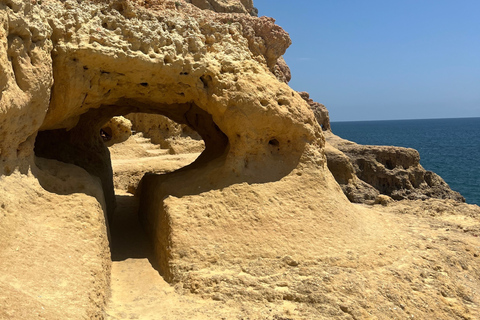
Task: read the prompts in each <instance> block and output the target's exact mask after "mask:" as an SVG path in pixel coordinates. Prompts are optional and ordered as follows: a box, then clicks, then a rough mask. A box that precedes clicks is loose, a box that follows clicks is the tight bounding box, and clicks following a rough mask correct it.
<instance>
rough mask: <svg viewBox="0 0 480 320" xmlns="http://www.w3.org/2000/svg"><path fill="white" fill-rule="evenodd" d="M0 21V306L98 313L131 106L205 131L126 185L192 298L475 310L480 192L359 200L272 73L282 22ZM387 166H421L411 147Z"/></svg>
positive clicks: (243, 308) (195, 13)
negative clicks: (114, 122)
mask: <svg viewBox="0 0 480 320" xmlns="http://www.w3.org/2000/svg"><path fill="white" fill-rule="evenodd" d="M209 3H210V4H211V3H212V2H210V1H209ZM242 3H244V2H242ZM245 3H248V2H245ZM0 22H1V23H0V41H1V43H2V46H0V69H1V71H2V73H1V76H0V89H1V91H0V92H1V95H0V219H1V220H0V301H2V303H1V304H0V318H6V319H30V318H35V317H39V318H44V319H103V318H105V317H106V315H105V313H104V310H105V303H106V301H107V300H108V292H109V281H110V268H111V259H110V257H109V248H108V237H109V229H108V227H109V221H110V222H111V221H112V220H113V219H115V207H116V197H115V194H114V183H113V180H114V177H113V172H112V163H111V154H110V151H109V149H108V148H107V147H106V146H105V143H104V141H103V139H102V136H101V134H100V130H101V128H102V126H104V124H105V123H107V122H108V121H109V120H110V119H111V118H112V117H114V116H122V115H127V114H130V113H144V114H159V115H163V116H166V117H167V118H169V119H170V120H172V121H174V122H176V123H178V124H179V125H186V126H188V127H190V128H191V129H192V130H194V131H195V132H197V133H198V134H199V135H200V136H201V137H202V140H203V141H204V143H205V150H204V151H203V152H202V153H201V154H200V155H199V156H198V158H196V160H195V161H194V162H193V163H191V164H189V165H186V166H184V167H182V168H180V169H178V170H175V171H172V172H171V170H165V172H163V174H160V173H151V174H147V175H145V176H144V177H143V178H142V180H141V182H140V187H139V189H138V190H136V195H137V197H138V201H139V202H140V210H139V217H140V220H141V221H142V223H143V228H144V229H145V230H146V232H147V234H148V237H149V239H150V241H151V244H152V246H153V250H154V253H155V254H154V256H153V257H152V258H151V259H152V261H153V262H154V263H152V264H154V265H155V266H157V270H158V271H159V272H160V274H161V275H162V276H163V277H164V278H165V279H166V280H168V281H169V282H170V283H172V284H174V285H175V289H171V288H170V289H171V290H175V292H177V293H179V294H183V295H184V296H183V298H185V296H188V301H192V300H195V299H196V300H197V301H198V300H200V299H204V298H208V299H210V298H211V299H214V300H215V301H218V300H220V301H227V300H228V302H226V303H223V302H222V303H218V304H215V306H216V307H218V308H223V307H224V306H229V307H231V308H232V309H234V312H232V313H230V314H229V315H228V316H226V317H230V319H238V318H265V317H267V318H272V319H282V318H283V319H285V318H292V317H293V318H300V319H302V318H303V319H322V318H327V319H331V318H337V319H343V318H350V317H353V318H357V319H361V318H368V317H377V318H381V317H386V318H395V317H402V318H407V317H411V316H412V315H413V316H414V317H415V318H422V317H423V318H426V317H431V318H435V319H451V318H452V317H453V318H454V319H465V318H468V317H470V318H478V317H477V315H478V305H479V304H480V300H479V298H478V294H477V293H476V291H475V290H477V288H478V287H479V285H480V283H479V280H478V279H480V274H479V270H478V268H476V265H477V263H476V262H477V260H476V259H477V257H478V253H477V251H478V250H477V249H475V248H478V238H477V237H476V235H477V229H478V228H477V227H476V224H478V216H479V213H478V208H477V207H473V208H472V207H469V206H466V205H464V206H463V207H456V206H455V205H454V204H448V212H447V213H442V215H440V213H439V212H438V211H437V209H438V210H440V209H439V208H441V206H434V207H432V208H434V209H435V212H436V213H437V214H439V217H438V219H436V220H433V219H429V218H425V217H423V216H421V217H417V216H416V215H415V214H410V215H409V214H405V212H404V211H403V210H404V209H405V208H408V205H405V206H403V205H402V207H395V206H396V205H397V203H394V204H390V205H389V204H388V202H389V201H388V198H386V199H385V198H384V197H381V198H379V199H378V200H379V201H378V202H379V203H382V204H386V205H387V206H386V207H385V208H384V207H383V206H375V207H373V208H367V207H364V206H356V205H353V204H351V203H350V202H349V201H348V199H347V198H346V197H345V196H344V194H343V192H342V190H341V188H340V186H339V184H338V183H337V182H336V181H335V180H334V177H333V175H332V174H331V173H330V171H329V170H328V167H327V156H326V152H327V151H328V149H329V147H328V146H327V145H326V143H325V138H324V134H328V133H329V131H328V130H326V131H323V132H322V128H321V127H320V125H319V124H318V123H317V122H316V121H315V116H314V114H313V112H312V111H311V109H310V106H309V104H308V103H307V102H305V101H304V99H303V98H302V97H301V96H300V95H299V94H298V93H296V92H295V91H294V90H293V89H291V88H290V87H288V86H287V84H286V83H285V82H284V80H281V81H280V80H279V79H278V76H279V73H278V72H277V71H278V70H279V67H278V61H279V58H280V57H281V56H282V55H283V54H284V52H285V50H286V48H287V47H288V45H290V38H289V36H288V34H287V33H286V32H285V31H284V30H282V29H281V28H280V27H279V26H277V25H275V23H274V20H273V19H271V18H265V17H261V18H256V17H252V16H250V15H246V14H241V13H240V14H238V13H215V12H213V11H211V10H201V9H199V8H198V7H196V6H193V5H191V4H189V3H187V2H181V1H170V0H151V1H145V0H138V1H127V0H112V1H100V0H97V1H74V0H67V1H63V0H62V1H60V0H59V1H56V0H43V1H41V2H40V1H20V0H0ZM285 72H286V71H285ZM285 72H284V71H282V74H284V78H285V80H287V78H288V77H286V76H285V74H286V73H285ZM280 78H282V77H280ZM323 124H324V127H325V123H323ZM129 139H130V138H129ZM128 141H129V140H127V141H126V142H125V143H126V144H127V142H128ZM331 145H332V146H334V147H336V148H337V150H338V151H333V152H335V153H336V155H337V156H335V157H333V158H334V159H337V158H338V159H339V160H338V163H339V165H338V167H336V168H335V167H334V166H332V164H334V161H332V163H331V164H330V167H331V168H332V169H331V170H332V172H334V173H336V174H337V175H338V176H339V177H341V179H343V180H342V181H344V182H347V184H352V185H353V186H361V182H360V180H356V179H360V174H359V173H357V166H358V167H359V165H358V163H360V162H358V161H356V162H350V164H349V163H348V162H346V161H345V160H346V158H345V157H344V156H343V155H342V154H341V150H344V152H343V154H344V155H346V154H348V150H347V149H348V148H346V147H345V148H346V149H342V148H343V147H342V146H340V145H337V144H335V143H334V142H333V141H331ZM115 146H118V144H117V145H114V146H113V147H112V148H114V147H115ZM127 147H128V146H127ZM144 151H145V152H146V153H148V151H147V150H144ZM367 151H368V152H367ZM375 152H377V151H370V150H366V151H365V152H363V153H362V157H367V156H368V157H371V156H372V154H375ZM389 152H390V153H391V151H388V152H386V153H385V154H386V155H385V159H387V158H388V157H389V156H388V154H389ZM377 153H378V152H377ZM151 158H154V159H155V160H158V159H157V158H155V157H149V158H148V160H147V161H150V160H151ZM407 158H408V157H407ZM189 159H190V160H191V158H189ZM189 159H183V163H185V162H187V161H186V160H189ZM382 159H383V158H382ZM121 160H125V159H121ZM133 161H134V163H135V166H136V167H137V168H138V167H141V166H143V167H147V166H148V167H150V168H158V167H157V166H155V165H152V163H151V162H149V163H148V164H147V165H146V164H145V163H144V162H143V161H144V159H141V158H140V159H133ZM377 161H378V163H379V164H378V169H380V168H381V166H380V164H381V165H383V166H384V167H385V166H387V167H388V164H387V163H386V162H384V163H382V162H380V161H379V160H378V159H377ZM381 161H383V160H381ZM405 161H407V160H405ZM176 164H178V162H177V163H176ZM392 166H394V168H393V169H392V170H393V171H394V172H397V171H398V172H400V171H402V170H404V171H406V172H407V174H410V173H412V174H413V175H414V177H415V178H417V177H416V176H415V174H416V172H417V171H415V168H414V167H415V163H412V170H410V169H409V168H407V169H405V168H404V169H402V168H401V164H399V166H397V164H396V163H395V164H392ZM397 167H398V168H397ZM170 168H172V170H174V169H177V168H178V166H173V165H172V166H170ZM342 168H347V169H346V170H347V171H346V172H344V171H343V170H344V169H342ZM352 168H353V170H354V171H355V175H354V174H353V170H352ZM389 170H390V169H389ZM395 170H397V171H395ZM166 171H168V172H166ZM402 172H403V171H402ZM402 174H403V173H402ZM139 175H140V174H138V175H137V174H135V179H134V180H136V179H137V178H139ZM124 177H128V175H127V174H125V175H124ZM130 177H132V176H130ZM355 177H357V178H355ZM392 179H393V178H392ZM424 179H425V181H427V179H428V178H427V177H426V176H425V177H424ZM431 180H432V181H433V180H434V179H431ZM395 181H396V180H395ZM418 181H420V180H418ZM408 182H409V183H411V184H412V185H413V186H414V185H415V184H414V183H413V182H412V180H408V181H407V180H401V183H405V185H406V186H408ZM416 182H417V180H416V181H415V183H416ZM135 183H136V182H135ZM427 184H428V183H427ZM420 185H421V183H420ZM117 186H118V187H126V188H129V187H130V184H129V183H126V184H122V183H119V184H117ZM352 192H353V191H352ZM353 193H354V192H353ZM445 203H446V202H445ZM412 206H413V205H412ZM417 206H418V205H417ZM392 207H393V208H392ZM395 208H396V209H398V210H397V211H396V210H395ZM381 210H383V211H381ZM388 210H390V211H388ZM423 211H424V210H423ZM432 213H433V212H432ZM131 214H132V215H133V216H135V212H132V213H131ZM432 226H434V227H432ZM436 226H438V228H437V229H435V228H436ZM467 226H468V227H467ZM472 226H473V227H472ZM466 229H468V232H464V230H466ZM457 230H462V231H461V232H458V231H457ZM451 231H452V232H451ZM120 238H122V237H120ZM427 249H428V250H427ZM132 251H133V253H132V252H131V253H130V255H129V256H126V257H125V256H123V257H121V259H125V260H128V259H130V258H132V259H133V258H138V252H137V251H135V248H134V249H133V250H132ZM452 252H454V253H452ZM144 280H145V279H144ZM359 288H360V289H361V290H360V289H359ZM155 290H157V291H158V288H154V290H152V291H155ZM127 293H128V294H130V292H127ZM439 293H440V294H439ZM192 294H196V295H192ZM442 297H443V298H445V299H443V298H442ZM190 299H191V300H190ZM202 303H203V302H202ZM432 305H435V306H436V307H435V308H432V307H431V306H432ZM272 310H273V311H272ZM162 311H163V310H162ZM194 312H195V310H193V311H192V313H194ZM252 312H256V313H255V314H252ZM192 313H191V314H192ZM142 315H143V314H136V315H132V316H131V317H137V318H142ZM166 316H168V313H167V315H166ZM196 316H197V315H195V317H196ZM172 317H173V316H172ZM177 318H187V319H188V318H193V316H192V317H188V316H187V317H185V316H184V313H183V310H182V313H181V316H179V317H177Z"/></svg>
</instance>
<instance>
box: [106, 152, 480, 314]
mask: <svg viewBox="0 0 480 320" xmlns="http://www.w3.org/2000/svg"><path fill="white" fill-rule="evenodd" d="M117 148H121V146H118V147H117ZM126 148H130V147H128V144H127V145H126ZM118 154H121V155H122V156H121V159H115V156H114V155H113V156H112V164H113V168H114V171H115V172H114V174H115V175H116V177H117V178H118V185H119V186H128V184H129V183H130V184H131V183H133V185H132V186H131V188H133V189H134V188H135V186H134V184H135V183H136V181H138V180H139V178H140V177H141V175H142V173H143V172H144V170H152V169H153V170H154V171H156V172H166V171H170V170H174V169H176V168H180V167H183V166H185V165H187V164H188V163H189V162H191V161H193V159H194V158H195V155H193V154H191V155H167V154H159V155H154V156H151V157H148V158H145V159H140V160H139V159H136V160H131V161H128V151H126V150H124V151H121V150H120V151H119V152H118ZM120 173H121V174H120ZM133 176H135V179H131V177H133ZM124 181H130V182H129V183H125V182H124ZM132 181H133V182H132ZM116 185H117V183H116ZM298 188H299V190H297V191H295V192H298V193H299V195H300V194H304V192H305V190H303V189H302V187H301V186H299V187H298ZM262 190H264V189H262ZM282 190H283V189H282ZM282 190H275V189H274V188H272V190H264V191H262V192H266V193H267V196H269V197H271V198H272V199H274V198H275V196H276V195H278V194H279V192H280V191H282ZM116 191H117V203H118V206H117V212H116V214H115V218H114V221H113V224H112V261H113V265H112V271H111V298H110V300H109V303H108V305H107V309H106V313H107V316H106V319H110V320H114V319H115V320H117V319H146V320H149V319H152V320H153V319H182V320H183V319H245V320H246V319H251V320H253V319H262V320H300V319H302V320H303V319H345V320H347V319H348V320H351V319H444V320H447V319H448V320H450V319H469V320H476V319H480V308H479V304H480V294H479V291H480V290H479V289H478V288H479V280H478V279H479V278H480V260H479V259H480V257H479V255H480V241H479V239H480V238H479V236H480V220H479V217H480V208H479V207H478V206H471V205H467V204H462V203H457V202H455V201H453V200H451V201H443V200H428V201H400V202H395V203H393V204H389V205H388V206H385V207H384V206H381V205H375V206H366V205H355V206H353V207H352V208H353V210H355V212H356V214H357V216H355V217H356V218H355V219H357V220H356V221H357V222H358V223H359V226H360V227H361V228H360V227H359V229H358V230H357V231H355V232H353V231H354V230H353V229H352V230H350V229H345V228H344V226H342V222H341V220H340V217H338V216H336V217H332V219H331V220H323V221H322V222H321V223H320V224H318V223H317V225H318V226H323V227H325V228H326V229H325V230H323V231H319V229H315V227H313V229H312V228H310V226H309V225H307V224H305V221H310V222H311V224H313V223H314V222H315V221H316V219H318V217H320V216H321V208H320V207H318V208H313V209H312V210H313V211H312V214H313V216H311V215H309V213H308V211H309V210H310V209H308V208H310V207H309V206H306V207H305V208H306V209H305V208H304V209H301V208H303V207H302V203H303V202H302V201H303V200H301V199H300V198H297V199H300V200H296V202H295V204H296V206H297V207H298V210H300V211H298V212H296V217H297V219H300V218H301V216H303V215H305V217H304V220H305V219H306V220H305V221H304V222H302V221H301V220H298V221H296V220H295V219H293V220H291V221H290V220H289V219H287V218H286V217H284V218H285V219H284V220H282V221H276V222H275V224H274V225H273V227H275V226H277V227H279V228H281V229H282V230H283V231H284V232H281V233H280V235H285V239H287V240H288V239H290V240H291V239H296V242H297V243H296V245H300V246H299V248H300V249H299V250H300V251H298V257H293V258H295V259H291V258H289V257H284V256H283V255H280V256H278V257H275V256H272V257H267V256H265V257H260V258H258V257H257V258H255V259H253V258H252V259H253V260H252V259H250V258H248V257H247V256H246V253H242V252H238V257H239V258H238V259H237V260H238V261H237V260H234V261H232V262H231V263H230V262H228V261H227V259H225V260H219V261H215V262H212V263H210V262H208V261H197V262H198V263H201V264H205V263H207V264H208V266H207V264H206V267H205V268H200V269H198V270H197V271H195V272H192V273H190V278H189V279H190V280H189V281H185V282H184V283H181V282H180V283H177V284H174V285H171V284H169V283H167V282H165V281H164V279H163V278H162V277H161V275H160V274H159V272H158V271H157V270H158V268H156V266H155V259H154V257H153V248H152V246H151V244H150V242H149V240H148V239H147V236H146V233H145V232H144V230H143V228H142V227H141V225H140V223H139V221H138V199H137V198H135V197H134V196H133V195H131V194H130V193H127V189H126V188H123V189H122V188H120V189H118V190H116ZM260 191H261V190H259V191H258V193H257V194H256V195H255V197H256V198H258V199H260V200H261V194H262V192H260ZM222 192H229V191H228V190H224V191H222ZM210 196H211V197H213V198H212V199H213V200H214V199H215V197H216V196H215V194H214V193H212V194H211V195H210ZM306 198H307V199H312V196H311V195H310V196H306ZM201 199H202V200H201V201H200V202H197V203H198V205H199V206H201V205H202V201H206V203H207V204H208V203H210V202H208V201H207V200H208V199H206V198H201ZM213 200H212V201H213ZM260 200H259V201H260ZM260 202H261V201H260ZM260 202H259V203H260ZM192 204H193V202H192ZM284 205H285V206H286V205H287V203H285V204H284ZM305 205H307V204H305ZM259 207H260V208H261V207H262V206H261V203H260V204H259ZM307 207H308V208H307ZM200 209H201V208H200ZM200 209H199V210H200ZM202 210H203V209H202ZM205 210H206V211H205V212H207V211H208V210H210V209H208V208H205ZM220 213H221V212H220ZM220 213H219V214H220ZM317 216H318V217H317ZM321 217H323V218H325V215H324V216H321ZM184 218H185V217H184ZM263 218H266V216H265V217H263ZM218 221H221V220H218ZM185 223H187V222H185ZM298 223H299V225H298V226H297V225H296V224H298ZM187 224H188V223H187ZM343 224H344V223H343ZM255 225H256V224H255ZM273 227H272V228H273ZM195 228H196V227H195V226H185V227H183V229H182V228H180V227H179V230H178V232H180V231H182V232H183V231H184V232H185V236H186V237H187V236H188V237H192V239H193V237H194V232H195ZM269 228H270V227H269V225H268V224H267V225H265V226H264V229H262V230H260V231H262V232H260V231H258V230H257V231H258V232H257V235H258V237H260V238H255V239H252V241H253V242H256V243H257V244H260V243H263V242H261V241H263V240H265V241H267V242H265V243H264V245H265V246H268V245H269V243H268V241H274V240H275V239H273V238H272V234H271V233H269V232H270V231H269V230H270V229H269ZM289 228H290V229H289ZM299 228H300V229H299ZM297 229H298V230H301V237H297V235H299V234H298V233H295V232H294V231H295V230H297ZM310 229H311V230H310ZM215 230H216V232H220V233H221V232H222V230H221V228H220V229H218V228H217V229H215ZM289 230H290V231H289ZM349 230H350V231H351V232H352V233H348V232H350V231H349ZM359 230H360V231H361V232H360V231H359ZM223 232H224V234H220V235H218V234H216V235H215V236H219V237H220V236H221V237H225V238H226V237H228V236H231V232H232V230H224V231H223ZM271 232H274V231H271ZM289 232H290V233H292V232H294V234H293V235H290V236H287V235H288V234H289ZM359 232H360V233H359ZM325 233H327V234H325ZM357 233H358V234H357ZM329 235H330V236H329ZM262 237H263V238H262ZM213 238H214V237H213V235H212V239H213ZM238 239H240V237H239V238H238ZM319 239H323V240H319ZM329 239H331V240H332V241H328V240H329ZM287 240H286V241H287ZM253 242H252V243H253ZM327 242H328V243H327ZM290 245H293V243H291V242H290V243H289V242H285V246H286V247H288V246H290ZM237 247H238V246H237ZM197 249H198V250H199V248H197ZM230 249H232V250H234V249H239V248H235V247H231V248H230ZM240 249H241V250H243V251H245V250H246V249H247V248H246V247H244V248H243V249H242V248H240ZM287 258H288V259H287Z"/></svg>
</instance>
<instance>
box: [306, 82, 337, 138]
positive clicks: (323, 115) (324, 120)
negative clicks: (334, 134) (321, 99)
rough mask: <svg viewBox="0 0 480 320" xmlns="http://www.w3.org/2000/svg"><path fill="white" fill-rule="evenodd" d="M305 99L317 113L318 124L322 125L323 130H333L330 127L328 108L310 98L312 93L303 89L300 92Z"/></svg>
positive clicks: (315, 113) (314, 112)
mask: <svg viewBox="0 0 480 320" xmlns="http://www.w3.org/2000/svg"><path fill="white" fill-rule="evenodd" d="M298 94H299V95H300V96H301V97H302V98H303V100H305V101H306V102H307V103H308V105H309V106H310V108H311V109H312V111H313V114H314V115H315V119H316V120H317V122H318V124H319V125H320V126H321V127H322V130H324V131H327V130H332V128H331V127H330V116H329V115H328V110H327V108H326V107H325V106H324V105H323V104H321V103H318V102H315V101H313V100H312V99H310V94H308V92H305V91H302V92H299V93H298Z"/></svg>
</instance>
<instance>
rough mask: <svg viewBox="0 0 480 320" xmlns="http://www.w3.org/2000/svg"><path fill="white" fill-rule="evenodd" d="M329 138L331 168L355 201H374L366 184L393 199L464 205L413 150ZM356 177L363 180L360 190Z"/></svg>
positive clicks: (348, 195) (329, 133) (459, 197)
mask: <svg viewBox="0 0 480 320" xmlns="http://www.w3.org/2000/svg"><path fill="white" fill-rule="evenodd" d="M326 137H327V141H328V143H329V144H331V145H332V146H333V147H334V149H327V159H328V162H329V165H328V167H329V169H330V171H331V172H332V173H333V175H334V176H335V178H336V180H337V182H338V183H339V184H340V185H342V189H343V190H344V192H345V194H346V195H347V197H348V198H349V199H350V200H351V201H353V202H366V201H367V202H368V201H369V200H374V199H375V197H374V193H372V188H368V187H367V188H366V189H365V188H364V187H365V184H366V185H368V186H370V187H373V188H374V189H375V190H377V191H378V192H379V193H381V194H383V195H387V196H390V197H391V198H393V199H394V200H403V199H409V200H418V199H421V200H425V199H427V198H437V199H453V200H457V201H460V202H465V198H464V197H463V196H462V195H460V194H459V193H458V192H456V191H453V190H452V189H450V187H449V186H448V184H447V183H446V182H445V181H444V180H443V179H442V178H441V177H440V176H438V175H437V174H435V173H434V172H431V171H427V170H425V169H424V168H423V167H422V166H421V165H420V155H419V153H418V151H416V150H414V149H410V148H402V147H391V146H364V145H359V144H356V143H354V142H351V141H348V140H344V139H341V138H339V137H337V136H335V135H334V134H332V133H331V132H327V133H326ZM335 149H337V150H335ZM339 152H340V153H341V155H339ZM347 159H348V161H347ZM338 168H342V169H338ZM346 175H347V177H345V176H346ZM357 178H358V179H360V180H361V181H362V182H361V185H362V186H360V187H358V179H357ZM355 181H357V182H355ZM353 186H356V187H353ZM352 190H355V192H353V193H352Z"/></svg>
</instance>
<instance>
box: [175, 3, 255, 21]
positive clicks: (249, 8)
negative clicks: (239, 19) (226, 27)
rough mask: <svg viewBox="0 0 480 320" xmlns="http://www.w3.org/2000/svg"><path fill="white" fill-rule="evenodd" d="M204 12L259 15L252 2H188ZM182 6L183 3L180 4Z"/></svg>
mask: <svg viewBox="0 0 480 320" xmlns="http://www.w3.org/2000/svg"><path fill="white" fill-rule="evenodd" d="M186 2H188V3H191V4H193V5H194V6H197V7H199V8H200V9H203V10H212V11H215V12H221V13H244V14H250V15H252V16H255V17H256V16H257V15H258V10H257V8H255V7H254V6H253V1H252V0H186ZM179 4H180V5H181V2H179Z"/></svg>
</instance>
